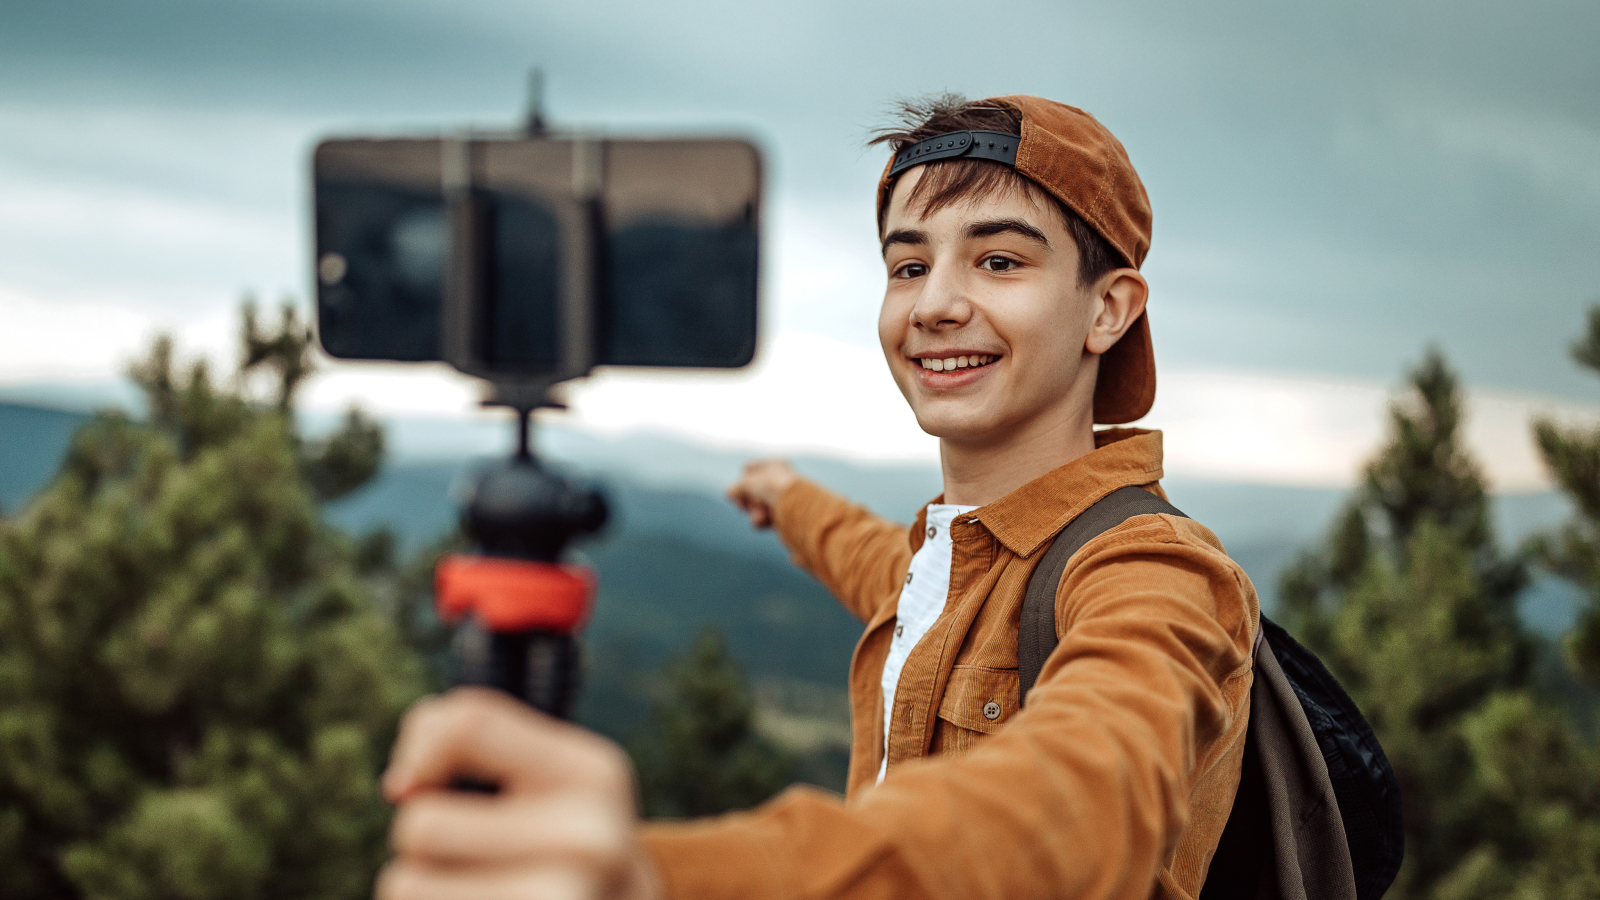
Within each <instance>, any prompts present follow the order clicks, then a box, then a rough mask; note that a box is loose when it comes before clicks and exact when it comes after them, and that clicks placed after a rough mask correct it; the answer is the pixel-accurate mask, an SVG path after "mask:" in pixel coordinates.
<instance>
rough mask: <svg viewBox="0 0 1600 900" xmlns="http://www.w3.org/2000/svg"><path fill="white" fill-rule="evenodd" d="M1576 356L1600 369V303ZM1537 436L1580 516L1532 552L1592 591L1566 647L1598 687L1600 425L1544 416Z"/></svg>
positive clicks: (1574, 348)
mask: <svg viewBox="0 0 1600 900" xmlns="http://www.w3.org/2000/svg"><path fill="white" fill-rule="evenodd" d="M1572 358H1573V359H1574V360H1576V361H1577V362H1578V364H1579V365H1582V366H1584V367H1585V368H1588V369H1592V370H1594V371H1596V372H1600V306H1596V307H1594V308H1592V309H1590V310H1589V328H1588V331H1587V332H1586V333H1585V334H1584V336H1583V338H1582V339H1581V340H1579V341H1578V342H1576V343H1574V344H1573V345H1572ZM1534 439H1535V441H1537V442H1538V444H1539V450H1540V452H1541V453H1543V455H1544V460H1545V464H1546V465H1547V466H1548V467H1549V468H1550V472H1551V473H1552V474H1553V475H1554V476H1555V479H1556V483H1557V484H1559V485H1561V489H1562V490H1563V491H1565V492H1566V494H1567V496H1568V498H1570V499H1571V500H1572V504H1573V506H1574V507H1576V509H1577V516H1576V517H1575V518H1574V520H1573V521H1572V522H1570V523H1568V524H1567V526H1566V527H1565V528H1563V529H1561V530H1560V531H1559V532H1557V533H1556V534H1553V535H1546V536H1543V537H1541V538H1540V539H1538V540H1536V541H1535V542H1534V544H1533V547H1532V550H1533V554H1534V557H1535V558H1536V559H1537V560H1539V561H1540V562H1541V563H1542V564H1543V565H1544V566H1546V567H1547V568H1548V569H1550V570H1551V571H1553V572H1555V573H1556V574H1558V575H1561V576H1563V577H1565V578H1567V579H1569V580H1571V581H1572V582H1573V583H1575V584H1577V585H1579V586H1581V587H1582V588H1583V589H1584V590H1585V592H1586V593H1587V594H1588V603H1587V605H1586V607H1585V608H1584V609H1583V611H1582V612H1581V613H1580V614H1579V616H1578V622H1577V625H1576V626H1575V627H1574V628H1573V630H1572V633H1571V635H1570V637H1569V639H1568V643H1567V651H1568V654H1569V658H1570V660H1571V662H1572V664H1573V666H1574V667H1575V668H1576V669H1577V670H1578V672H1579V673H1581V674H1582V676H1583V677H1584V678H1586V679H1587V680H1588V682H1589V684H1590V685H1591V686H1593V687H1596V688H1600V428H1590V429H1585V428H1563V427H1561V426H1560V425H1558V424H1557V423H1555V422H1553V421H1551V420H1549V419H1543V420H1540V421H1538V422H1536V423H1535V424H1534Z"/></svg>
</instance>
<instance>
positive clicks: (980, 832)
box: [645, 523, 1255, 900]
mask: <svg viewBox="0 0 1600 900" xmlns="http://www.w3.org/2000/svg"><path fill="white" fill-rule="evenodd" d="M1154 530H1155V531H1156V532H1163V531H1164V533H1165V535H1166V537H1163V536H1162V534H1160V533H1157V534H1152V533H1151V531H1152V529H1151V528H1148V527H1147V528H1141V529H1139V531H1140V532H1141V536H1138V537H1127V538H1125V539H1124V540H1123V541H1121V542H1113V541H1108V538H1112V537H1113V536H1114V535H1115V532H1113V533H1112V534H1108V535H1104V536H1102V537H1101V538H1100V539H1099V540H1097V541H1096V542H1095V543H1094V544H1091V546H1090V547H1089V548H1086V549H1085V551H1084V552H1083V553H1080V554H1079V556H1080V557H1081V556H1085V555H1090V556H1092V557H1093V558H1091V559H1089V560H1087V561H1085V562H1083V563H1078V562H1077V561H1076V560H1075V561H1074V568H1072V569H1069V570H1068V573H1067V575H1066V577H1065V578H1064V579H1063V586H1062V594H1061V596H1062V597H1066V596H1069V592H1070V597H1071V600H1072V602H1071V603H1070V604H1068V605H1066V607H1065V608H1061V604H1059V603H1058V609H1059V610H1060V613H1061V614H1064V615H1065V616H1066V618H1067V619H1068V621H1069V623H1070V624H1069V625H1068V627H1066V629H1065V631H1066V634H1065V636H1064V639H1063V640H1062V642H1061V644H1060V645H1059V646H1058V647H1057V649H1056V651H1055V653H1054V654H1053V655H1052V656H1051V657H1050V659H1049V660H1048V661H1047V663H1046V665H1045V667H1044V671H1043V672H1042V673H1041V675H1040V680H1039V682H1038V683H1037V684H1036V686H1035V688H1034V691H1033V693H1031V694H1030V695H1029V697H1028V705H1027V707H1026V708H1024V709H1023V710H1022V711H1021V712H1019V713H1018V714H1017V715H1016V717H1015V718H1013V719H1012V720H1011V722H1010V723H1009V724H1008V725H1007V726H1006V727H1004V728H1002V729H1000V730H999V731H998V732H996V733H995V734H994V735H993V736H992V737H989V738H988V739H986V740H984V741H981V742H979V743H978V744H977V745H976V746H975V747H974V748H973V749H972V750H971V751H970V752H969V753H967V754H965V755H962V756H943V757H931V758H926V759H921V760H917V761H914V762H909V763H906V764H904V765H902V766H900V767H899V768H898V769H897V770H896V769H891V771H890V774H889V777H888V778H887V779H886V780H885V781H884V782H883V783H882V784H880V785H878V786H877V787H876V788H871V789H868V790H866V791H863V792H862V793H861V794H859V795H858V796H857V797H856V798H854V799H853V800H851V801H850V802H848V803H845V802H842V801H840V800H838V799H837V798H834V797H832V796H830V795H827V794H824V793H822V792H820V791H816V790H813V789H809V788H793V789H790V790H789V791H787V792H785V793H784V794H782V795H780V796H779V797H778V798H777V799H776V800H774V801H772V802H769V803H768V804H766V805H764V806H762V807H760V808H758V809H757V810H754V811H752V812H749V813H741V814H733V815H729V816H724V817H721V818H717V819H710V820H704V821H701V822H695V823H686V824H680V825H672V826H662V825H657V826H650V827H648V828H647V829H646V832H645V843H646V847H647V848H648V850H649V851H650V852H651V854H652V855H653V857H654V858H655V860H656V861H657V864H658V866H659V868H660V871H661V872H662V876H663V879H664V882H665V883H666V885H667V886H668V892H669V895H670V896H672V897H675V898H690V897H693V898H703V900H718V898H729V900H732V898H736V897H737V898H861V900H866V898H887V897H894V898H950V900H955V898H964V900H982V898H994V900H999V898H1008V900H1020V898H1034V897H1037V898H1059V897H1072V898H1085V900H1102V898H1117V900H1146V898H1149V897H1151V896H1152V893H1153V891H1154V889H1155V885H1156V883H1157V880H1158V876H1159V874H1160V872H1161V870H1162V867H1163V866H1164V864H1165V863H1166V862H1167V860H1168V859H1169V858H1170V857H1171V856H1172V854H1173V850H1174V848H1175V847H1176V844H1177V841H1178V838H1179V837H1180V836H1181V835H1182V833H1183V831H1184V828H1185V826H1186V824H1187V822H1188V816H1189V813H1190V810H1189V796H1190V790H1191V787H1192V785H1193V781H1194V778H1195V773H1196V771H1197V769H1198V768H1200V767H1201V766H1202V765H1203V764H1204V763H1203V760H1205V759H1211V760H1214V759H1215V758H1216V757H1217V754H1218V753H1225V752H1230V751H1229V748H1224V747H1219V746H1218V745H1219V744H1221V743H1224V742H1223V741H1220V740H1219V737H1220V736H1222V735H1224V734H1227V735H1229V740H1230V741H1237V742H1238V743H1239V744H1240V749H1242V742H1243V728H1242V727H1240V728H1233V727H1230V725H1232V724H1233V723H1235V722H1237V721H1238V719H1239V717H1241V716H1247V715H1248V706H1247V703H1248V695H1249V677H1250V664H1249V655H1248V654H1249V649H1250V641H1251V638H1252V632H1253V628H1254V615H1255V613H1254V602H1255V600H1254V593H1253V591H1252V590H1251V589H1250V588H1249V586H1248V581H1242V582H1241V579H1239V578H1238V577H1237V576H1236V575H1235V573H1236V571H1237V570H1236V569H1234V567H1232V566H1231V564H1229V563H1228V562H1227V560H1226V558H1225V557H1223V556H1221V554H1220V553H1215V552H1208V550H1209V548H1203V547H1200V546H1196V545H1195V544H1193V543H1190V542H1186V541H1182V540H1178V539H1175V535H1174V533H1173V530H1172V528H1171V526H1170V525H1167V524H1165V523H1161V524H1158V525H1157V526H1154ZM1091 551H1093V552H1092V553H1091ZM1236 779H1237V776H1236V775H1235V783H1236Z"/></svg>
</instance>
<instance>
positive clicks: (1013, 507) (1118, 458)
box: [910, 428, 1162, 557]
mask: <svg viewBox="0 0 1600 900" xmlns="http://www.w3.org/2000/svg"><path fill="white" fill-rule="evenodd" d="M1094 443H1095V449H1094V450H1092V451H1090V452H1089V453H1086V454H1084V455H1083V456H1080V457H1078V458H1077V459H1075V460H1073V461H1072V462H1069V463H1067V464H1066V465H1064V466H1061V467H1059V468H1056V469H1052V470H1051V471H1049V472H1046V473H1045V474H1043V475H1040V476H1039V477H1038V478H1035V479H1034V480H1032V481H1030V482H1028V483H1027V484H1025V485H1023V486H1022V487H1019V488H1017V489H1016V490H1014V491H1012V492H1011V493H1009V494H1007V495H1005V496H1004V497H1001V498H1000V499H999V500H996V501H994V502H993V503H990V504H988V505H986V506H981V507H979V508H978V509H976V510H974V511H972V512H970V513H966V514H963V515H960V516H957V517H956V519H955V521H954V522H953V523H952V533H951V535H952V537H957V536H959V532H958V531H956V530H954V526H956V525H962V524H965V523H969V522H976V523H978V524H979V525H982V526H983V527H984V528H987V529H988V530H989V533H990V534H993V535H994V536H995V539H996V540H998V541H999V542H1000V543H1001V544H1003V545H1004V546H1005V548H1006V549H1007V550H1010V551H1011V552H1012V553H1014V554H1016V555H1017V556H1023V557H1027V556H1032V555H1033V554H1034V553H1035V552H1037V551H1038V550H1039V548H1040V547H1042V546H1043V545H1044V544H1046V543H1048V542H1049V541H1050V540H1051V539H1052V538H1054V537H1055V536H1056V533H1057V532H1059V531H1061V529H1063V528H1065V527H1066V526H1067V523H1068V522H1071V521H1072V520H1073V519H1075V518H1077V517H1078V516H1079V514H1081V513H1082V512H1083V511H1084V510H1086V509H1088V508H1089V507H1090V506H1092V505H1094V503H1095V501H1097V500H1099V499H1100V498H1101V497H1104V496H1105V495H1107V494H1109V493H1111V492H1112V491H1114V490H1117V489H1119V488H1124V487H1128V486H1130V485H1137V486H1143V485H1149V484H1153V483H1155V482H1157V481H1160V480H1161V477H1162V468H1161V432H1159V431H1147V430H1145V429H1142V428H1109V429H1105V430H1103V431H1096V432H1095V434H1094ZM943 500H944V495H943V494H941V495H939V496H938V497H935V498H934V499H933V500H931V501H929V505H932V504H934V503H940V502H943ZM927 518H928V507H927V506H924V507H923V508H922V509H921V510H919V511H918V512H917V519H916V522H915V523H914V524H913V525H912V527H911V534H910V538H911V550H912V552H913V553H914V552H916V551H917V550H918V549H920V548H921V547H922V541H923V531H924V529H925V528H926V527H927ZM962 530H963V531H964V530H965V529H962Z"/></svg>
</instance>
